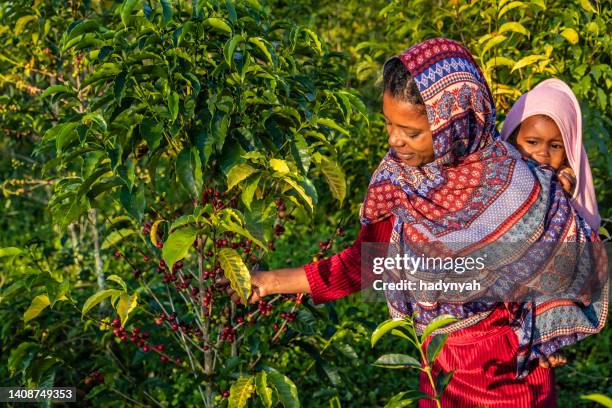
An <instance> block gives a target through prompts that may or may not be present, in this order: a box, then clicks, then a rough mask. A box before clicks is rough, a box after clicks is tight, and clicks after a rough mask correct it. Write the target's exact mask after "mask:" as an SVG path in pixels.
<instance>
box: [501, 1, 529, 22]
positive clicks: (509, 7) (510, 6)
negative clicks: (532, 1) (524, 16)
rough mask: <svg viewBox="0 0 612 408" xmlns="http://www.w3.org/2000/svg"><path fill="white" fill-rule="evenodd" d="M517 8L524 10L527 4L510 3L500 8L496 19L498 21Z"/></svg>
mask: <svg viewBox="0 0 612 408" xmlns="http://www.w3.org/2000/svg"><path fill="white" fill-rule="evenodd" d="M517 7H520V8H526V7H527V4H526V3H525V2H522V1H511V2H510V3H508V4H506V5H505V6H504V7H502V8H501V10H500V11H499V14H498V15H497V18H498V19H500V18H501V17H502V16H503V15H504V14H506V13H507V12H509V11H510V10H512V9H515V8H517Z"/></svg>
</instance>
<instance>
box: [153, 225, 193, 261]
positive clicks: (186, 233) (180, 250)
mask: <svg viewBox="0 0 612 408" xmlns="http://www.w3.org/2000/svg"><path fill="white" fill-rule="evenodd" d="M197 233H198V230H197V229H196V228H194V227H193V226H187V227H185V228H180V229H178V230H176V231H173V232H171V233H170V235H169V236H168V239H167V240H166V242H164V247H163V249H162V258H163V259H164V261H165V262H166V265H168V266H169V267H172V265H174V263H175V262H176V261H180V260H181V259H183V258H185V257H186V256H187V253H189V250H190V249H191V247H192V245H193V242H194V241H195V239H196V236H197Z"/></svg>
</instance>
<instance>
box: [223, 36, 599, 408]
mask: <svg viewBox="0 0 612 408" xmlns="http://www.w3.org/2000/svg"><path fill="white" fill-rule="evenodd" d="M383 79H384V87H385V89H384V95H383V113H384V116H385V120H386V123H387V131H388V134H389V144H390V145H391V149H390V151H389V153H388V154H387V155H386V156H385V158H384V159H383V161H382V163H381V164H380V166H379V167H378V169H377V170H376V172H375V173H374V175H373V176H372V179H371V181H370V186H369V188H368V191H367V193H366V197H365V200H364V204H363V206H362V209H361V214H360V217H361V222H362V224H363V226H362V229H361V232H360V235H359V237H358V239H357V241H356V242H355V243H354V245H353V246H352V247H350V248H348V249H346V250H345V251H343V252H341V253H339V254H337V255H334V256H332V257H330V258H329V259H324V260H321V261H319V262H316V263H312V264H308V265H304V266H303V267H298V268H287V269H279V270H273V271H267V272H257V273H255V274H254V275H253V277H252V282H253V289H254V290H253V295H252V297H251V299H250V302H255V301H257V300H259V299H260V298H261V297H263V296H266V295H269V294H273V293H297V292H306V293H311V295H312V298H313V300H314V302H315V303H322V302H326V301H330V300H334V299H337V298H340V297H342V296H345V295H348V294H350V293H353V292H356V291H358V290H360V289H361V285H362V279H361V271H360V259H361V256H360V251H361V244H362V243H363V242H389V243H392V244H402V245H405V244H409V243H411V242H435V241H444V240H448V241H447V242H452V240H458V239H459V240H465V241H466V242H467V241H471V242H479V243H485V244H488V243H491V242H494V241H497V240H504V239H505V238H508V237H509V236H510V237H512V238H516V239H518V240H521V242H533V239H534V238H538V237H542V236H544V237H545V238H546V239H552V240H553V241H554V240H563V239H564V238H566V237H568V236H569V235H572V237H571V238H574V239H578V240H584V239H585V238H584V236H580V237H578V235H579V233H580V231H578V232H576V231H577V229H576V221H575V218H576V217H575V213H572V210H571V209H570V207H569V205H568V204H567V200H565V201H563V197H564V195H563V192H562V190H561V188H560V186H559V185H558V184H556V183H555V182H553V181H552V174H550V172H546V171H541V172H540V173H537V177H536V176H534V170H533V169H531V168H529V167H528V166H527V165H526V164H525V163H524V162H523V161H522V160H521V156H520V154H519V153H518V152H517V151H516V150H515V149H513V148H512V147H511V146H509V145H507V144H505V143H504V142H501V141H500V140H499V135H498V134H497V132H496V128H495V108H494V105H493V99H492V96H491V93H490V91H489V88H488V86H487V84H486V81H485V80H484V77H483V75H482V73H481V71H480V70H479V69H478V67H477V66H476V64H475V62H474V60H473V58H472V56H471V55H470V54H469V52H468V51H467V50H466V49H465V48H464V47H463V46H461V45H460V44H458V43H456V42H454V41H451V40H448V39H444V38H437V39H432V40H427V41H424V42H422V43H420V44H417V45H415V46H413V47H411V48H410V49H408V50H407V51H405V52H404V53H403V54H402V55H401V56H399V58H393V59H391V60H390V61H388V62H387V63H386V64H385V67H384V72H383ZM549 219H554V221H555V222H554V223H551V222H547V221H548V220H549ZM577 234H578V235H577ZM506 272H508V271H506ZM508 276H511V277H512V279H514V275H512V274H511V273H510V274H508ZM219 284H220V285H227V281H226V280H221V281H220V282H219ZM228 291H229V293H230V294H231V295H232V297H233V298H234V300H237V295H236V294H235V293H233V292H232V290H231V289H228ZM388 305H389V311H390V314H391V316H393V317H401V316H405V315H410V314H412V312H413V311H417V312H418V313H419V314H418V317H417V319H416V323H417V328H418V329H420V330H422V328H423V327H424V326H425V325H427V323H429V322H430V321H431V320H432V319H434V318H435V317H436V316H438V315H440V314H453V315H454V316H456V317H457V318H458V319H459V320H458V322H457V323H455V324H453V325H451V326H448V327H447V328H444V329H443V331H446V332H450V335H449V337H448V341H447V344H446V346H445V348H444V349H443V350H442V352H441V354H440V355H439V357H438V359H437V360H436V363H435V366H434V373H437V372H438V371H439V370H440V369H444V370H445V371H450V370H455V374H454V377H453V379H452V380H451V382H450V383H449V385H448V387H447V388H446V390H445V392H444V394H443V397H442V402H443V404H444V405H445V406H452V407H460V406H466V407H467V406H470V407H472V406H478V405H487V406H490V407H528V406H529V407H531V406H534V405H536V404H537V405H538V406H555V394H554V377H553V371H552V370H551V369H550V368H544V367H542V366H537V363H536V367H534V366H533V364H530V363H531V362H532V361H534V360H535V361H537V358H538V357H545V356H548V355H551V354H552V352H554V351H555V350H556V348H555V347H548V348H545V351H546V352H545V353H544V352H543V351H542V350H541V349H540V348H538V347H539V346H542V345H547V344H549V343H548V342H550V341H551V340H554V341H557V340H559V336H552V337H550V336H548V337H545V338H542V337H541V336H540V333H539V332H538V331H536V330H534V327H537V324H540V323H541V322H548V321H549V318H550V312H551V311H556V310H557V306H558V305H551V307H550V308H549V309H548V310H541V309H537V307H536V306H535V305H533V304H530V306H528V307H523V305H521V304H511V303H509V302H508V303H482V302H470V303H434V304H433V305H432V304H422V303H418V302H417V303H415V302H411V301H409V300H404V301H402V300H401V299H399V300H398V299H394V300H388ZM604 307H605V306H604ZM599 312H600V313H599V315H598V318H599V320H602V319H601V317H602V315H604V316H603V321H605V313H602V311H601V310H599ZM543 317H544V320H543V319H542V318H543ZM574 323H576V322H575V321H570V322H568V325H569V326H566V327H563V330H562V333H564V334H565V335H566V336H565V337H563V336H561V337H562V339H563V341H565V343H567V342H569V341H576V340H577V339H579V338H580V335H582V333H581V334H576V330H573V326H572V325H573V324H574ZM580 323H582V321H580ZM602 324H603V323H601V324H599V322H598V323H597V325H596V326H597V327H596V328H589V330H597V328H599V330H600V329H601V327H599V326H601V325H602ZM578 331H580V330H578ZM544 333H545V334H550V332H548V331H545V332H544ZM552 333H553V334H558V333H557V332H554V331H553V332H552ZM517 334H518V335H520V337H519V336H517ZM572 336H573V337H572ZM565 343H564V344H565ZM555 344H556V345H558V344H560V343H555ZM553 363H554V362H553ZM517 377H518V378H517ZM421 389H422V390H424V391H425V392H428V391H430V390H429V389H428V384H427V381H425V379H424V377H423V376H422V377H421ZM428 402H432V401H423V400H421V401H420V404H421V405H422V406H428V405H427V404H428Z"/></svg>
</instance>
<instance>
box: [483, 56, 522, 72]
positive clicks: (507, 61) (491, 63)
mask: <svg viewBox="0 0 612 408" xmlns="http://www.w3.org/2000/svg"><path fill="white" fill-rule="evenodd" d="M514 64H516V61H514V60H513V59H511V58H506V57H498V56H494V57H491V58H490V59H489V60H488V61H487V62H486V63H485V67H486V68H487V70H490V69H491V68H496V67H501V66H506V67H513V66H514Z"/></svg>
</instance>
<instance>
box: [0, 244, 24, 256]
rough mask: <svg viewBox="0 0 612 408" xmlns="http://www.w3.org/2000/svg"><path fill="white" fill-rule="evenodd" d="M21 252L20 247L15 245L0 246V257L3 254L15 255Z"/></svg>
mask: <svg viewBox="0 0 612 408" xmlns="http://www.w3.org/2000/svg"><path fill="white" fill-rule="evenodd" d="M22 252H23V250H22V249H21V248H17V247H4V248H0V258H2V257H5V256H16V255H19V254H21V253H22Z"/></svg>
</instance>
